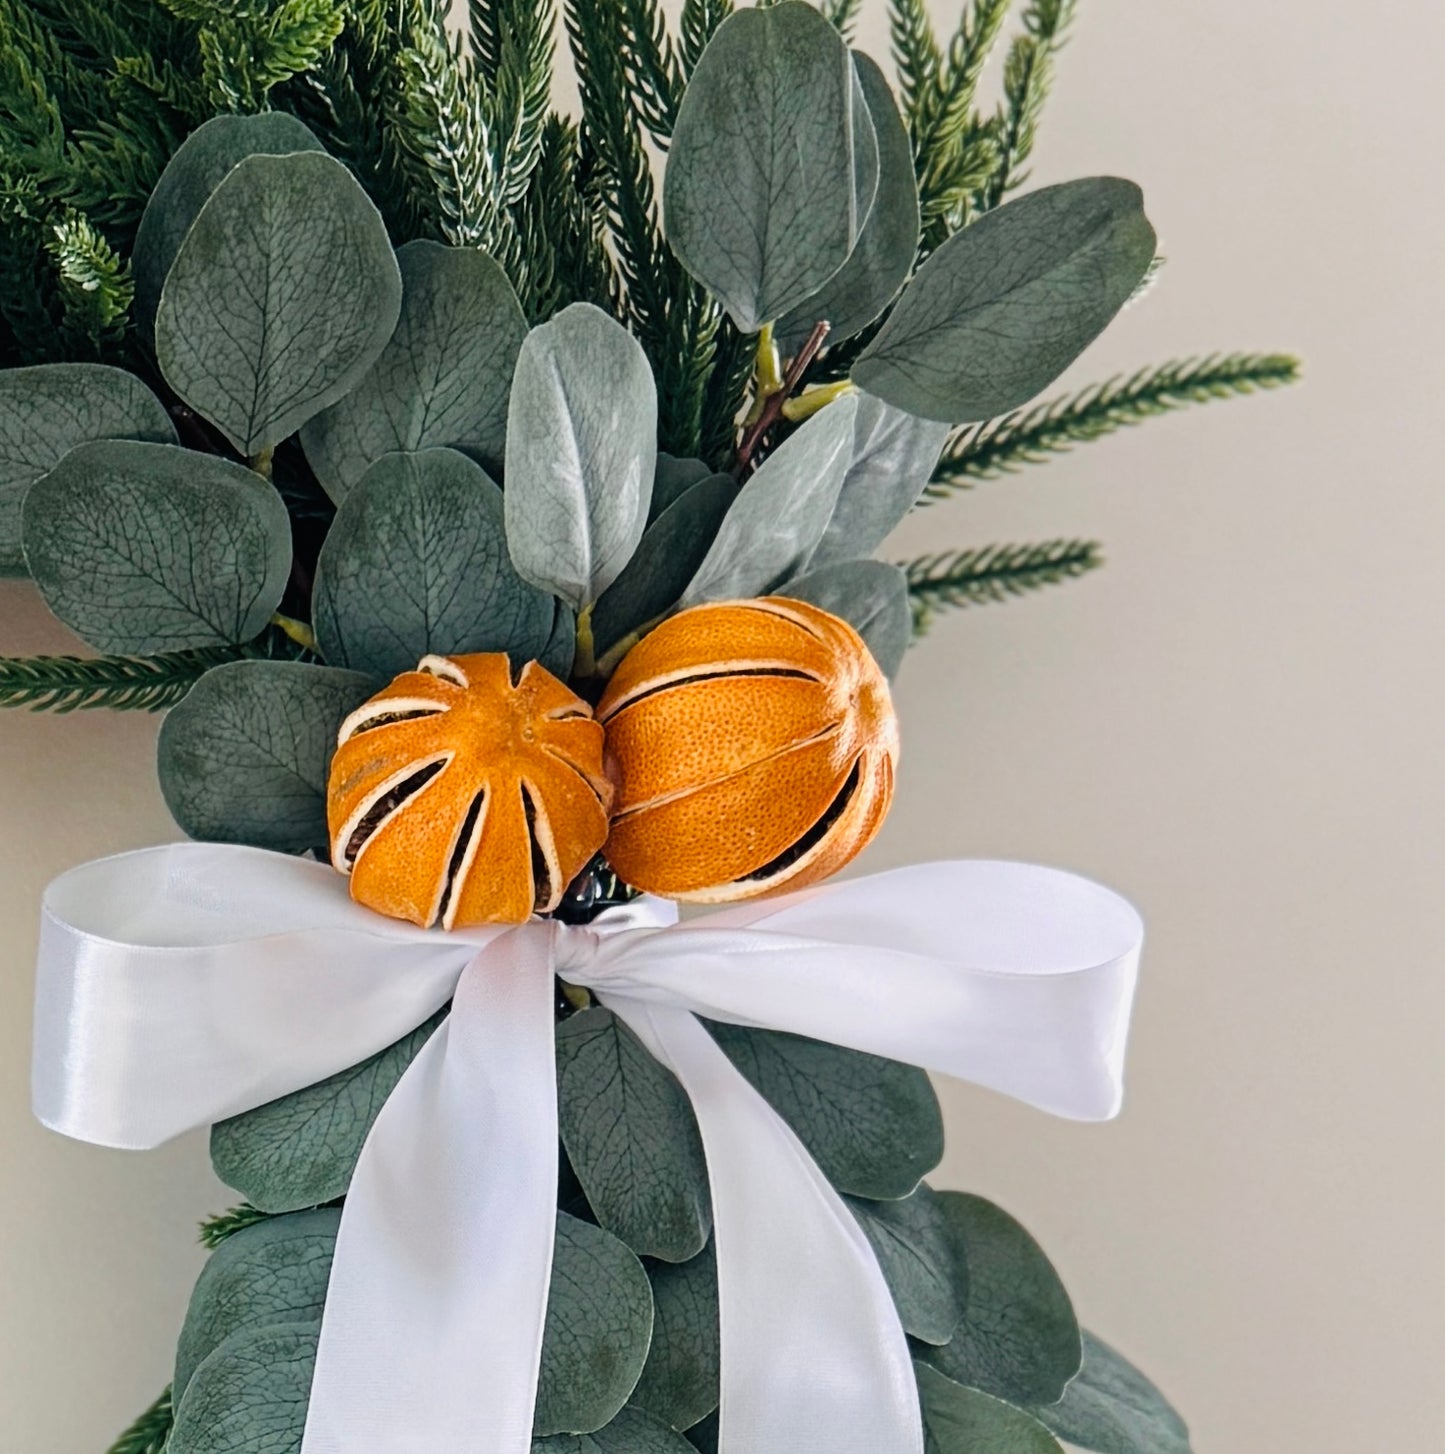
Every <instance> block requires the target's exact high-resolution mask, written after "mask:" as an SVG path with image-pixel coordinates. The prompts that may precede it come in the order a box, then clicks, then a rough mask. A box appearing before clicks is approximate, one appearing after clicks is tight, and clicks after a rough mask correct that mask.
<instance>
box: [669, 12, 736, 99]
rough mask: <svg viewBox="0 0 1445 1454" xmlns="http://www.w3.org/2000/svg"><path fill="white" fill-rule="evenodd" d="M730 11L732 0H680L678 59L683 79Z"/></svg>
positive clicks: (688, 73) (688, 74)
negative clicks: (681, 1)
mask: <svg viewBox="0 0 1445 1454" xmlns="http://www.w3.org/2000/svg"><path fill="white" fill-rule="evenodd" d="M732 13H733V0H683V5H682V18H681V19H680V20H679V22H678V34H679V36H680V37H681V41H680V44H679V46H678V60H679V62H680V64H681V66H682V74H683V78H684V80H686V79H687V78H689V77H690V76H691V75H692V73H693V71H694V70H695V69H696V67H697V63H698V59H699V57H700V56H701V55H702V53H703V51H704V50H705V49H706V48H707V43H708V41H710V40H711V39H712V38H713V33H714V32H715V31H716V30H717V28H718V26H720V25H721V24H722V23H723V21H724V20H726V19H727V18H728V16H729V15H731V14H732Z"/></svg>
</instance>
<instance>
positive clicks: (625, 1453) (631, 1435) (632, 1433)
mask: <svg viewBox="0 0 1445 1454" xmlns="http://www.w3.org/2000/svg"><path fill="white" fill-rule="evenodd" d="M532 1454H692V1445H691V1444H689V1443H688V1442H687V1440H686V1439H684V1438H683V1437H682V1435H681V1434H676V1433H674V1432H673V1431H672V1430H671V1429H669V1428H668V1427H667V1425H666V1424H664V1423H663V1422H662V1420H661V1419H658V1418H654V1417H653V1415H651V1414H649V1413H645V1412H644V1411H643V1410H642V1409H623V1410H622V1412H621V1413H620V1414H618V1415H617V1417H616V1418H615V1419H613V1420H612V1422H611V1423H610V1424H608V1425H606V1426H605V1427H604V1428H601V1429H598V1430H597V1431H596V1432H595V1433H591V1434H554V1435H553V1436H552V1437H551V1438H548V1439H533V1440H532Z"/></svg>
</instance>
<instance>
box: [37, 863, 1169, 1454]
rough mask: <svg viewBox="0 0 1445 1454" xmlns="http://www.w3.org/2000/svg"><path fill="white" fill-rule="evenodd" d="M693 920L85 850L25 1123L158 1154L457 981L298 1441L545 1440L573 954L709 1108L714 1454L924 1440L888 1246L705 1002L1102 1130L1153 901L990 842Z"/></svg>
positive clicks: (57, 903) (579, 970) (369, 1180)
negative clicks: (499, 906) (750, 1078)
mask: <svg viewBox="0 0 1445 1454" xmlns="http://www.w3.org/2000/svg"><path fill="white" fill-rule="evenodd" d="M675 920H676V911H675V910H674V909H673V908H672V906H670V905H667V904H663V903H661V902H660V901H658V900H653V899H646V898H644V899H639V900H637V901H635V902H634V903H632V904H629V905H626V906H624V907H622V908H620V909H615V910H609V911H608V912H607V913H605V914H603V915H602V916H601V917H599V918H598V919H597V920H596V921H594V923H593V924H592V925H590V926H587V927H586V928H570V927H567V926H564V925H561V924H559V923H556V922H554V921H540V920H534V921H532V922H531V923H528V924H524V925H521V926H519V927H517V928H514V929H497V928H483V929H476V930H470V931H464V932H461V933H452V934H444V933H441V932H439V931H431V930H420V929H416V928H414V927H413V926H411V925H408V924H401V923H397V922H396V921H393V920H389V919H385V918H382V917H381V916H379V915H377V914H374V913H372V912H371V911H369V910H367V909H363V908H361V907H359V906H357V905H355V904H353V903H352V902H351V901H350V900H349V898H348V897H347V895H346V888H345V884H344V882H343V881H342V880H341V879H340V878H339V877H338V876H337V875H335V874H333V873H332V872H331V871H330V869H328V868H326V867H325V866H323V865H319V864H313V863H307V862H304V861H302V860H299V859H293V858H284V857H282V856H281V855H278V854H271V853H265V852H262V851H260V850H257V849H248V848H238V847H232V846H227V845H219V844H177V845H171V846H169V847H165V848H158V849H150V850H145V851H143V852H140V853H133V854H125V855H121V856H120V857H117V858H113V859H106V860H103V861H101V862H99V863H93V864H88V865H86V866H85V867H83V868H80V869H77V870H74V871H73V872H72V873H69V874H66V875H64V876H62V877H61V878H60V879H58V880H57V881H56V882H55V883H54V884H53V885H52V886H51V888H50V890H49V892H48V893H47V896H46V901H45V906H44V914H43V922H42V931H41V947H40V964H39V970H38V985H37V1009H36V1024H35V1064H34V1073H33V1085H34V1103H35V1110H36V1114H37V1115H38V1116H39V1117H40V1119H41V1120H42V1121H44V1122H45V1124H47V1125H49V1126H51V1127H53V1128H54V1129H56V1130H59V1131H62V1132H64V1133H65V1134H67V1135H71V1136H75V1137H78V1138H80V1139H82V1140H86V1141H91V1142H96V1143H98V1144H101V1145H107V1146H120V1147H137V1148H139V1147H146V1146H154V1145H157V1144H159V1143H160V1142H161V1141H164V1140H166V1139H167V1138H169V1137H171V1136H174V1135H176V1134H178V1133H179V1132H181V1131H184V1130H187V1129H190V1128H191V1127H194V1126H199V1125H208V1124H210V1123H212V1122H214V1121H216V1120H219V1119H221V1118H223V1117H226V1116H231V1115H235V1114H237V1113H239V1112H241V1111H245V1110H249V1109H251V1108H253V1107H255V1106H258V1105H261V1104H263V1103H265V1102H266V1101H269V1100H273V1099H275V1098H276V1097H277V1096H281V1095H284V1094H286V1093H288V1092H289V1091H293V1090H297V1089H299V1088H301V1087H303V1086H306V1085H311V1084H313V1083H315V1082H316V1081H319V1080H323V1079H325V1078H326V1077H327V1076H329V1075H332V1074H334V1073H335V1072H337V1071H340V1070H344V1069H346V1068H347V1067H349V1066H351V1065H354V1064H356V1063H357V1062H359V1061H361V1060H364V1059H365V1058H367V1057H368V1056H370V1055H372V1054H374V1053H376V1052H377V1051H379V1050H381V1049H383V1048H384V1047H385V1046H387V1045H389V1044H391V1043H392V1042H394V1041H395V1040H397V1039H399V1038H400V1037H401V1036H403V1035H405V1034H406V1033H408V1032H409V1031H410V1030H412V1029H414V1028H415V1027H416V1026H417V1025H419V1024H420V1023H421V1022H422V1021H423V1020H425V1019H426V1018H427V1017H428V1016H429V1015H431V1014H432V1013H433V1012H434V1011H435V1010H437V1009H438V1008H440V1007H441V1006H442V1005H444V1004H446V1003H447V1001H448V1000H451V1001H452V1014H451V1015H450V1016H449V1017H448V1019H447V1021H446V1023H445V1024H444V1025H443V1026H442V1027H441V1028H440V1029H439V1030H438V1031H437V1033H436V1034H435V1035H434V1036H433V1037H432V1038H431V1040H430V1041H429V1042H428V1043H427V1044H426V1046H424V1047H423V1049H422V1050H421V1052H420V1053H419V1054H418V1055H417V1056H416V1058H415V1059H414V1060H413V1061H412V1063H411V1065H410V1066H409V1067H408V1068H407V1071H406V1073H405V1074H404V1075H403V1076H402V1078H401V1080H400V1082H399V1084H398V1085H397V1087H396V1089H395V1090H394V1091H393V1092H392V1095H391V1097H390V1099H389V1100H388V1101H387V1103H386V1104H385V1105H384V1106H383V1107H382V1108H381V1111H380V1114H379V1115H378V1117H377V1119H376V1122H375V1124H374V1126H373V1128H372V1131H371V1134H370V1136H369V1137H368V1139H367V1142H366V1145H365V1146H364V1148H363V1150H362V1153H361V1157H360V1160H359V1162H358V1164H357V1168H356V1171H355V1174H354V1177H353V1180H352V1184H351V1189H350V1191H349V1193H348V1196H347V1200H346V1208H345V1212H344V1215H343V1217H342V1223H341V1232H340V1235H339V1238H338V1242H337V1247H336V1255H335V1260H334V1262H333V1267H332V1274H331V1284H330V1289H329V1292H328V1297H327V1305H326V1312H325V1317H324V1320H323V1324H322V1333H321V1341H320V1345H319V1350H318V1357H317V1366H316V1375H315V1381H314V1385H313V1389H312V1397H311V1404H310V1410H309V1414H308V1421H307V1427H306V1434H305V1439H304V1442H303V1454H343V1451H345V1454H353V1451H356V1450H365V1451H366V1454H420V1451H426V1454H528V1451H529V1449H530V1447H531V1425H532V1413H533V1403H534V1401H535V1395H536V1385H537V1374H538V1368H539V1364H540V1357H541V1340H542V1330H543V1326H544V1321H545V1312H546V1301H547V1291H548V1284H549V1277H550V1268H551V1259H552V1240H553V1232H554V1227H555V1207H556V1191H557V1105H556V1074H555V1066H554V1050H553V984H552V977H553V974H554V973H560V974H562V975H563V976H564V977H566V978H567V979H569V980H571V981H573V982H575V983H578V984H583V985H588V986H590V987H591V988H592V989H593V990H594V991H595V993H596V994H597V995H598V997H599V999H600V1000H601V1001H602V1002H603V1003H604V1004H606V1005H607V1006H609V1007H610V1008H612V1009H613V1010H614V1011H615V1012H616V1013H617V1014H619V1015H621V1016H622V1018H623V1019H624V1020H626V1021H627V1023H628V1024H630V1025H631V1026H632V1027H633V1029H634V1030H635V1031H636V1033H637V1034H638V1035H639V1036H640V1037H641V1038H642V1040H643V1041H644V1043H645V1044H646V1045H648V1046H649V1048H650V1049H651V1050H652V1051H653V1053H654V1054H656V1055H657V1056H658V1058H659V1059H661V1060H663V1061H664V1062H665V1063H666V1064H667V1065H669V1066H670V1067H671V1068H672V1070H673V1072H674V1073H675V1074H676V1075H677V1077H678V1079H679V1081H680V1082H681V1083H682V1085H683V1086H684V1088H685V1090H686V1091H687V1093H688V1095H689V1096H690V1097H691V1098H692V1101H693V1105H694V1107H695V1109H696V1112H697V1117H698V1123H699V1127H700V1129H701V1131H702V1136H703V1142H704V1148H705V1151H706V1153H707V1157H708V1164H709V1175H710V1178H711V1184H712V1189H713V1197H714V1222H715V1228H716V1238H717V1251H718V1281H719V1297H720V1302H721V1308H722V1319H723V1326H722V1338H723V1367H722V1429H721V1436H720V1438H721V1442H720V1446H719V1447H720V1450H721V1454H919V1451H920V1450H921V1448H922V1436H921V1432H920V1421H919V1414H918V1406H917V1396H916V1393H915V1391H914V1388H913V1383H912V1373H911V1367H910V1363H909V1357H908V1347H907V1342H906V1339H905V1338H904V1335H903V1331H902V1329H901V1327H900V1326H899V1323H898V1317H897V1313H896V1311H895V1310H894V1308H893V1304H892V1301H891V1299H890V1297H889V1295H888V1290H887V1287H886V1285H885V1284H884V1282H883V1277H882V1273H881V1272H880V1271H879V1268H878V1265H877V1262H876V1260H875V1259H874V1258H873V1255H872V1252H871V1250H870V1248H869V1247H868V1244H867V1240H866V1238H865V1237H864V1236H863V1233H862V1232H861V1231H860V1229H859V1228H858V1226H857V1224H856V1222H855V1221H854V1220H853V1218H852V1216H851V1214H850V1213H849V1212H848V1210H847V1208H846V1206H845V1205H844V1204H843V1202H842V1201H841V1199H840V1198H839V1197H838V1195H837V1193H836V1192H835V1191H834V1190H833V1189H832V1187H831V1186H829V1184H828V1182H827V1179H826V1178H825V1177H824V1176H823V1174H822V1172H821V1171H819V1169H818V1168H817V1166H816V1165H815V1164H814V1163H813V1161H812V1159H811V1158H810V1157H809V1156H808V1154H807V1152H806V1151H805V1149H804V1148H803V1146H802V1145H801V1143H800V1142H799V1141H798V1140H797V1138H796V1136H795V1135H794V1134H793V1132H792V1131H791V1130H790V1129H789V1128H788V1127H787V1125H786V1124H784V1122H783V1121H782V1120H781V1118H780V1117H779V1116H778V1115H777V1113H776V1112H775V1111H773V1110H772V1108H771V1107H770V1106H769V1105H768V1104H767V1102H766V1101H765V1100H764V1099H763V1098H762V1097H761V1096H760V1095H758V1093H757V1092H756V1091H755V1090H754V1089H753V1088H752V1087H751V1086H750V1085H749V1084H748V1083H747V1081H746V1080H745V1079H744V1078H743V1077H742V1076H741V1075H740V1074H739V1073H738V1072H737V1071H736V1069H735V1068H734V1067H733V1066H732V1064H731V1062H730V1061H729V1060H728V1059H727V1057H726V1056H725V1055H724V1054H723V1053H722V1051H721V1050H720V1049H719V1048H718V1046H717V1045H716V1044H715V1042H714V1041H713V1040H712V1038H711V1037H710V1036H709V1035H708V1034H707V1032H706V1030H705V1029H704V1028H703V1026H702V1025H700V1024H699V1023H698V1021H697V1020H696V1019H695V1018H694V1017H695V1015H704V1016H707V1017H710V1018H713V1019H718V1020H726V1021H731V1022H732V1023H734V1024H740V1025H751V1026H759V1027H765V1028H771V1029H777V1030H787V1031H791V1032H793V1033H795V1034H800V1035H807V1036H810V1037H812V1038H814V1039H820V1040H828V1041H832V1042H834V1043H836V1044H839V1045H846V1046H851V1047H852V1048H854V1049H858V1050H864V1051H868V1052H871V1053H873V1054H877V1055H883V1056H887V1057H889V1058H891V1059H895V1060H903V1061H908V1062H910V1063H912V1064H915V1065H921V1066H924V1067H926V1068H928V1069H930V1070H935V1071H940V1072H942V1073H945V1074H949V1075H955V1076H961V1077H963V1078H966V1079H970V1080H973V1081H975V1082H977V1083H978V1084H980V1085H984V1086H989V1087H991V1088H993V1089H995V1090H1000V1091H1004V1092H1006V1093H1008V1094H1010V1095H1014V1096H1017V1097H1019V1098H1020V1099H1022V1100H1025V1101H1028V1102H1030V1103H1031V1104H1033V1105H1036V1106H1040V1107H1042V1108H1043V1109H1045V1110H1049V1111H1052V1112H1054V1113H1056V1114H1058V1115H1063V1116H1072V1117H1076V1118H1080V1119H1103V1118H1105V1117H1108V1116H1111V1115H1113V1114H1114V1112H1115V1111H1116V1110H1117V1109H1118V1105H1119V1099H1120V1096H1121V1094H1122V1085H1123V1060H1124V1042H1125V1036H1126V1032H1127V1027H1128V1020H1129V1010H1130V1004H1131V1000H1132V996H1133V990H1134V981H1135V977H1136V974H1137V970H1138V960H1139V949H1140V943H1141V939H1142V925H1141V924H1140V921H1139V917H1138V915H1137V914H1136V913H1135V912H1134V910H1133V909H1132V908H1131V907H1130V906H1129V905H1128V904H1127V903H1125V901H1124V900H1122V899H1120V898H1119V897H1117V896H1116V895H1114V894H1112V893H1110V892H1109V891H1108V890H1107V889H1103V888H1101V887H1099V886H1098V885H1097V884H1092V883H1089V882H1088V881H1087V880H1085V879H1081V878H1077V877H1075V876H1074V875H1072V874H1067V873H1061V872H1059V871H1057V870H1053V869H1044V868H1034V867H1030V866H1028V865H1024V864H1011V863H988V862H968V863H942V864H927V865H923V866H921V867H918V868H911V869H901V870H897V871H895V872H893V873H886V874H880V875H877V876H875V877H873V878H865V879H860V880H855V881H852V882H849V883H847V884H843V885H834V886H831V887H824V888H820V889H813V890H809V891H806V892H804V893H800V894H793V895H786V896H783V897H780V898H777V899H770V900H764V901H761V902H758V903H752V904H744V905H738V906H736V907H734V908H731V909H727V910H725V911H723V912H721V913H716V914H712V915H710V916H708V917H706V918H703V919H699V920H693V921H689V922H688V923H686V924H681V925H679V924H677V923H676V922H675ZM319 1027H324V1033H318V1028H319Z"/></svg>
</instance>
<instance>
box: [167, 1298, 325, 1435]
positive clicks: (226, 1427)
mask: <svg viewBox="0 0 1445 1454" xmlns="http://www.w3.org/2000/svg"><path fill="white" fill-rule="evenodd" d="M320 1334H321V1325H320V1323H319V1322H317V1323H281V1324H278V1325H276V1326H274V1327H269V1328H257V1329H254V1330H251V1331H248V1332H243V1333H238V1334H236V1335H235V1337H233V1338H228V1339H227V1340H226V1341H225V1342H224V1343H222V1344H221V1346H220V1347H219V1348H217V1349H216V1351H215V1352H214V1353H212V1354H211V1356H210V1357H209V1358H207V1359H206V1361H205V1362H204V1363H202V1364H201V1366H200V1367H199V1368H197V1369H196V1371H195V1374H194V1376H193V1377H192V1378H191V1381H190V1385H189V1386H188V1387H187V1389H186V1391H185V1394H184V1395H183V1397H182V1398H181V1401H180V1404H179V1405H178V1407H177V1408H176V1422H175V1425H174V1427H173V1428H172V1429H171V1434H170V1438H169V1439H168V1440H167V1442H166V1454H296V1451H297V1450H298V1449H299V1448H300V1447H301V1434H302V1431H303V1430H304V1429H305V1427H306V1407H307V1404H308V1402H309V1401H310V1397H311V1379H312V1375H313V1374H314V1373H315V1370H316V1343H317V1339H318V1338H319V1337H320Z"/></svg>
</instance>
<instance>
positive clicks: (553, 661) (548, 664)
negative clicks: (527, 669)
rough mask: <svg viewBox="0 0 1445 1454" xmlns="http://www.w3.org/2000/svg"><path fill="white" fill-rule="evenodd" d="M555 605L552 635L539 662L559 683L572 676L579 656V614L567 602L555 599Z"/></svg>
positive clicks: (539, 653)
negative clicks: (574, 664) (574, 659)
mask: <svg viewBox="0 0 1445 1454" xmlns="http://www.w3.org/2000/svg"><path fill="white" fill-rule="evenodd" d="M553 605H554V607H555V614H554V615H553V617H552V633H551V635H550V636H548V638H547V644H546V645H545V646H544V647H543V648H542V650H541V651H540V652H538V654H537V660H538V661H539V662H540V663H541V664H542V665H543V666H544V667H545V668H546V669H547V670H548V671H549V672H551V673H552V675H553V676H554V677H556V678H557V679H558V681H563V682H565V681H566V680H567V678H568V677H569V676H571V675H572V659H573V658H574V657H575V656H576V655H577V613H576V612H575V611H573V609H572V608H571V606H569V605H568V604H567V603H566V602H565V601H558V600H556V599H555V598H554V600H553Z"/></svg>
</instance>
